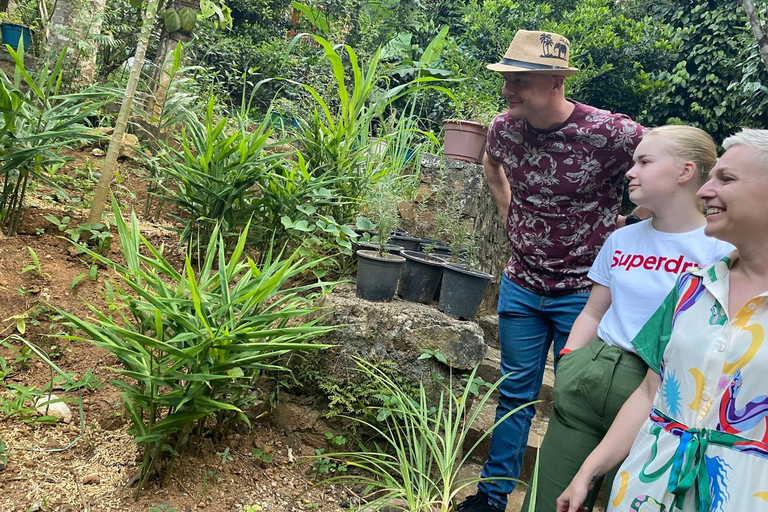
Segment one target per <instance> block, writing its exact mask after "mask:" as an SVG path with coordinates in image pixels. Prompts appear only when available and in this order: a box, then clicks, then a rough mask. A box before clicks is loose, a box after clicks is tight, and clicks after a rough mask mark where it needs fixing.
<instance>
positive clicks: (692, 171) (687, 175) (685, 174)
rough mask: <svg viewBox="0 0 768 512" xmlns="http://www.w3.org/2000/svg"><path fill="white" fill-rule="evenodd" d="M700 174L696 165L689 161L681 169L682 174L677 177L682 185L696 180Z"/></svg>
mask: <svg viewBox="0 0 768 512" xmlns="http://www.w3.org/2000/svg"><path fill="white" fill-rule="evenodd" d="M698 174H699V172H698V169H696V164H695V163H693V162H692V161H690V160H689V161H687V162H684V163H683V166H682V167H681V168H680V174H679V175H678V177H677V182H678V183H680V184H685V183H688V182H689V181H691V180H692V179H694V178H696V176H697V175H698Z"/></svg>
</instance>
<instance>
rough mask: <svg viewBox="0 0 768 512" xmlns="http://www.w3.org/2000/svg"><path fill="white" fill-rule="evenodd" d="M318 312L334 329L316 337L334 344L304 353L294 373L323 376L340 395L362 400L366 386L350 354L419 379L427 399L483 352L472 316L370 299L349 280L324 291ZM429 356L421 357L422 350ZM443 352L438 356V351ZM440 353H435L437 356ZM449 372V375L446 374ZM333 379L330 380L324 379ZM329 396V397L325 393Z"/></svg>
mask: <svg viewBox="0 0 768 512" xmlns="http://www.w3.org/2000/svg"><path fill="white" fill-rule="evenodd" d="M318 306H320V307H321V308H322V309H321V310H320V311H319V312H318V313H317V314H318V315H321V316H322V317H323V318H322V320H321V322H322V323H323V324H325V325H337V326H339V327H338V329H336V330H335V331H333V332H331V333H330V334H328V335H326V336H324V337H323V338H321V339H320V340H319V342H321V343H327V344H330V345H333V347H331V348H330V349H328V350H323V351H318V352H313V353H311V354H306V356H305V358H304V359H303V362H301V363H299V364H298V367H297V368H296V370H297V371H296V372H295V373H296V374H297V375H299V378H300V380H301V375H307V374H308V373H311V374H313V375H315V376H316V377H315V378H317V379H324V381H325V384H326V385H325V386H323V385H322V383H320V387H321V388H324V389H325V390H326V392H328V393H329V394H330V392H329V391H328V388H329V387H331V388H333V389H334V390H336V389H337V388H338V387H339V386H342V387H344V388H345V390H343V391H339V392H338V393H339V394H340V395H346V396H349V393H350V390H351V392H352V394H353V395H354V396H355V397H356V399H358V400H360V401H362V402H364V401H365V397H364V396H363V395H364V394H365V392H366V391H361V390H360V389H359V388H361V389H364V390H368V389H370V387H369V386H367V385H365V384H361V381H363V380H364V378H363V377H362V376H361V375H360V372H358V371H357V364H356V362H355V358H356V357H358V358H361V359H363V360H365V361H368V362H373V363H377V367H378V368H380V369H382V370H384V371H385V372H389V374H390V375H394V376H395V377H396V379H395V380H397V381H398V382H400V383H401V384H404V385H406V386H412V387H417V386H418V384H419V383H423V384H424V387H425V390H426V392H427V395H428V397H429V398H430V400H434V399H437V397H439V394H440V393H441V392H442V391H444V390H445V385H447V384H448V383H449V382H450V383H452V384H453V385H454V387H457V386H460V385H461V377H460V375H459V374H460V373H465V372H466V371H467V370H470V369H472V368H474V367H475V366H477V365H478V364H479V363H480V362H481V361H482V360H483V358H484V356H485V351H486V348H487V346H486V344H485V341H484V340H483V331H482V329H480V327H478V325H477V324H475V323H474V322H462V321H459V320H455V319H453V318H450V317H448V316H447V315H444V314H443V313H441V312H439V311H438V310H437V309H436V308H435V307H432V306H427V305H424V304H417V303H413V302H405V301H402V300H394V301H393V302H390V303H382V302H370V301H366V300H362V299H358V298H357V297H356V296H355V289H354V285H344V286H340V287H337V288H336V290H335V291H334V292H333V293H331V294H329V295H327V296H325V297H324V299H323V300H322V301H321V302H320V303H319V304H318ZM425 353H428V354H433V355H434V357H428V358H421V359H420V357H423V354H425ZM438 353H439V354H440V355H442V357H444V358H445V364H443V363H441V362H440V361H438V356H437V354H438ZM442 357H440V358H439V359H442ZM451 378H452V380H451ZM329 383H332V385H330V386H329V385H328V384H329ZM329 400H330V401H331V402H332V401H333V398H332V397H330V396H329Z"/></svg>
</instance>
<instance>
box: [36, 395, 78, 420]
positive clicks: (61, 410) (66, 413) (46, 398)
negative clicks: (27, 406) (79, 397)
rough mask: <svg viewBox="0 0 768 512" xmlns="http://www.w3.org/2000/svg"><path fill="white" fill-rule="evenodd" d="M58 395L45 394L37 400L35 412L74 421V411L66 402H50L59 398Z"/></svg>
mask: <svg viewBox="0 0 768 512" xmlns="http://www.w3.org/2000/svg"><path fill="white" fill-rule="evenodd" d="M58 399H59V397H58V396H56V395H53V394H52V395H43V396H41V397H40V398H38V399H37V401H36V402H35V412H37V413H38V414H39V415H40V416H55V417H57V418H60V419H61V421H63V422H64V423H69V422H70V421H72V411H70V410H69V407H67V404H65V403H64V402H55V403H49V402H52V401H54V400H58Z"/></svg>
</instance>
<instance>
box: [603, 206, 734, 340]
mask: <svg viewBox="0 0 768 512" xmlns="http://www.w3.org/2000/svg"><path fill="white" fill-rule="evenodd" d="M733 250H734V247H733V246H732V245H731V244H729V243H727V242H723V241H721V240H717V239H716V238H711V237H708V236H707V235H705V234H704V227H703V226H702V227H701V228H699V229H696V230H693V231H688V232H686V233H662V232H661V231H657V230H655V229H654V228H653V226H652V225H651V220H650V219H648V220H645V221H643V222H638V223H637V224H632V225H630V226H627V227H624V228H621V229H617V230H616V231H614V232H613V233H612V234H611V236H609V237H608V239H607V240H606V241H605V245H603V247H602V249H600V252H599V253H598V255H597V259H596V260H595V262H594V263H593V264H592V268H591V269H590V271H589V274H588V275H589V278H590V279H592V280H593V281H594V282H596V283H598V284H601V285H603V286H606V287H608V288H610V290H611V306H610V307H609V308H608V311H606V312H605V315H604V316H603V319H602V320H601V321H600V325H598V327H597V335H598V336H599V337H600V339H602V340H603V341H605V342H606V343H608V344H609V345H616V346H618V347H621V348H623V349H624V350H628V351H630V352H635V349H634V347H633V346H632V339H633V338H634V337H635V335H637V333H638V332H639V331H640V328H641V327H642V326H643V325H644V324H645V322H646V321H648V319H649V318H650V317H651V315H652V314H653V313H654V312H655V311H656V309H658V307H659V305H661V303H662V301H663V300H664V298H665V297H666V296H667V294H668V293H669V292H670V290H672V287H673V286H674V284H675V279H676V278H677V274H679V273H680V272H682V271H684V270H687V269H688V268H690V267H703V266H705V265H708V264H710V263H712V262H715V261H717V260H719V259H720V258H722V257H723V256H725V255H727V254H728V253H730V252H731V251H733Z"/></svg>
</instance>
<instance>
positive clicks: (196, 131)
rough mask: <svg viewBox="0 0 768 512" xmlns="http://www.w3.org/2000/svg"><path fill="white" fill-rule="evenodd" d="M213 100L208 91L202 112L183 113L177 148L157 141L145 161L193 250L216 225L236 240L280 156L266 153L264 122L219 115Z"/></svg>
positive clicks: (226, 236) (227, 237)
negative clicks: (157, 146)
mask: <svg viewBox="0 0 768 512" xmlns="http://www.w3.org/2000/svg"><path fill="white" fill-rule="evenodd" d="M215 104H216V98H215V96H214V94H213V92H211V94H210V96H209V98H208V103H207V108H206V109H205V112H204V113H203V115H202V116H201V117H198V116H197V115H195V114H194V113H190V115H188V116H187V118H186V122H185V123H184V125H183V128H182V129H181V133H180V134H179V139H180V142H181V148H177V147H174V146H173V145H171V144H169V143H166V142H164V141H162V140H161V141H159V144H160V150H159V151H158V154H157V158H154V159H150V160H149V161H148V164H149V167H150V169H151V171H152V174H153V180H156V184H157V185H159V186H160V187H161V188H162V190H163V192H162V194H163V198H164V199H165V200H167V201H168V202H170V203H172V204H174V205H175V206H177V207H178V208H179V210H180V211H181V212H182V213H181V215H180V216H179V218H178V220H179V221H180V222H181V223H182V224H183V225H184V229H183V230H182V232H181V240H182V242H183V243H185V244H187V245H188V248H189V249H190V250H191V251H193V252H196V251H197V250H198V249H199V248H200V247H201V245H200V242H201V241H202V242H203V243H204V242H206V241H207V240H208V239H209V237H210V236H211V233H212V232H213V230H214V227H215V226H219V228H218V229H219V233H220V234H221V235H222V236H223V237H224V239H225V240H226V241H229V240H231V239H236V238H237V236H238V235H239V234H240V232H241V230H242V227H243V226H245V225H246V224H247V223H248V221H249V220H250V219H251V218H253V217H254V216H255V215H257V213H258V211H259V209H260V200H259V198H260V190H261V189H262V188H263V187H260V185H262V184H263V183H264V182H265V181H269V180H270V173H271V166H272V165H273V164H274V163H275V161H277V160H280V159H282V158H283V155H281V154H278V153H267V152H265V149H267V148H269V147H270V146H271V145H273V144H272V143H271V142H270V141H268V138H269V135H270V134H271V129H270V128H269V127H268V123H267V122H266V121H264V122H262V123H261V124H259V125H254V124H253V123H251V122H250V121H249V120H248V117H247V115H237V116H235V118H233V119H228V118H226V117H224V118H218V117H217V116H216V115H215V113H214V107H215ZM203 248H204V247H203Z"/></svg>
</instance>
